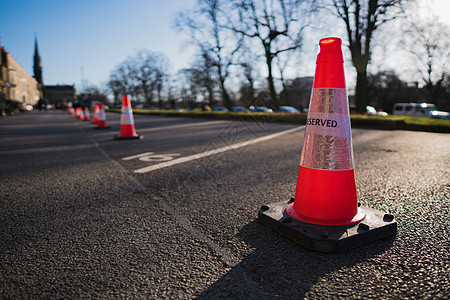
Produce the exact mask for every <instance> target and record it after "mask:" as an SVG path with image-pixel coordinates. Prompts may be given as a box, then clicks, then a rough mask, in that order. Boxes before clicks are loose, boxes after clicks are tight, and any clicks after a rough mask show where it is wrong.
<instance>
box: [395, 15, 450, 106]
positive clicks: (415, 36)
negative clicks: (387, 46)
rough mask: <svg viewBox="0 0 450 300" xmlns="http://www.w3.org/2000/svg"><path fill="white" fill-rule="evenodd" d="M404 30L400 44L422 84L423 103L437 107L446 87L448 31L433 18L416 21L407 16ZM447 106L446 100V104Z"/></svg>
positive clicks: (449, 41) (449, 50)
mask: <svg viewBox="0 0 450 300" xmlns="http://www.w3.org/2000/svg"><path fill="white" fill-rule="evenodd" d="M410 17H412V18H409V19H408V23H407V25H406V26H405V27H406V28H405V34H404V35H403V44H404V45H405V48H406V49H408V52H409V54H410V58H411V61H412V64H411V65H413V66H415V67H416V70H417V74H418V75H419V76H420V79H421V80H422V82H423V83H424V89H425V91H426V95H425V97H426V101H427V102H432V103H435V104H440V106H443V108H445V109H448V108H449V107H450V103H448V104H447V105H445V104H444V103H439V102H442V101H440V100H444V99H442V97H443V96H444V94H445V91H446V89H447V88H448V87H449V82H448V75H449V73H448V67H449V63H450V27H449V26H448V25H446V24H444V23H442V22H440V21H439V19H438V18H437V17H436V16H430V17H429V18H426V19H424V18H419V17H418V16H410ZM446 102H448V99H447V101H446Z"/></svg>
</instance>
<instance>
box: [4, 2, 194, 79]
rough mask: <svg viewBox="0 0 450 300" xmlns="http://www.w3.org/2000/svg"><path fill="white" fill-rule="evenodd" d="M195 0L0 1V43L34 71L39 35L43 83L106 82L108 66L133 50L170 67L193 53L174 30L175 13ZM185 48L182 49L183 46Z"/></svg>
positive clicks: (186, 61)
mask: <svg viewBox="0 0 450 300" xmlns="http://www.w3.org/2000/svg"><path fill="white" fill-rule="evenodd" d="M195 3H196V0H165V1H164V0H127V1H116V0H91V1H87V0H76V1H73V0H59V1H49V0H40V1H32V0H24V1H21V0H7V1H6V2H5V1H2V5H1V6H2V16H1V18H0V43H2V45H3V46H4V47H5V48H6V49H7V50H8V52H10V53H11V54H12V56H13V57H14V58H15V59H16V60H17V61H18V62H19V64H20V65H21V66H22V67H23V68H24V69H25V70H26V71H27V72H28V73H29V74H30V75H33V73H32V66H33V60H32V59H33V54H34V37H35V34H37V38H38V44H39V52H40V54H41V60H42V65H43V77H44V83H45V84H76V85H77V88H79V87H80V82H81V76H82V75H81V74H82V71H81V68H83V73H84V79H85V80H86V81H87V82H88V84H102V83H105V82H106V81H107V80H108V78H109V74H110V72H111V70H112V69H113V68H114V67H115V66H116V65H117V64H119V63H120V62H122V61H123V60H125V59H126V58H127V57H128V56H130V55H132V54H134V53H135V51H137V50H140V49H142V48H147V49H149V50H151V51H157V52H162V53H164V54H165V55H166V56H167V57H168V58H169V60H170V61H171V64H172V68H173V69H174V71H176V70H178V69H179V68H183V67H187V66H188V65H189V63H190V62H191V59H190V57H191V51H190V50H189V49H183V42H182V38H183V36H182V35H181V34H178V33H177V32H176V31H175V30H173V29H172V22H173V19H174V15H175V14H176V13H177V12H178V11H180V10H183V9H186V8H187V9H192V8H193V7H194V5H195ZM184 48H185V47H184Z"/></svg>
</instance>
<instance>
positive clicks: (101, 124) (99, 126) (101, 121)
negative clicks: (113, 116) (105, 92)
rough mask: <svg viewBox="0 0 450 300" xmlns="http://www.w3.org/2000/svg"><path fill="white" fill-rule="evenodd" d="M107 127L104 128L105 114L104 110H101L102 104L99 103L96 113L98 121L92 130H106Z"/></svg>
mask: <svg viewBox="0 0 450 300" xmlns="http://www.w3.org/2000/svg"><path fill="white" fill-rule="evenodd" d="M108 128H109V126H106V114H105V109H104V108H103V103H102V102H100V104H99V112H98V120H97V127H94V129H108Z"/></svg>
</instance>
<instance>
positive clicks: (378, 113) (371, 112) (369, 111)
mask: <svg viewBox="0 0 450 300" xmlns="http://www.w3.org/2000/svg"><path fill="white" fill-rule="evenodd" d="M366 113H367V114H368V115H374V116H387V115H388V114H387V112H384V111H377V110H376V109H375V107H373V106H366Z"/></svg>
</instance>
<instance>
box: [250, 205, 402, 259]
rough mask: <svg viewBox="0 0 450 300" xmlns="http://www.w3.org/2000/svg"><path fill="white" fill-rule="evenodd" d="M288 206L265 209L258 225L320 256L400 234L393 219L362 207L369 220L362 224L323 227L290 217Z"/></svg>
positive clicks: (274, 206)
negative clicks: (320, 253) (320, 254)
mask: <svg viewBox="0 0 450 300" xmlns="http://www.w3.org/2000/svg"><path fill="white" fill-rule="evenodd" d="M290 203H292V202H291V201H289V202H287V203H285V202H280V203H272V204H269V205H264V206H262V207H261V209H260V210H259V212H258V221H259V222H260V223H261V224H263V225H265V226H267V227H269V228H270V229H272V230H274V231H275V232H278V233H279V234H281V235H283V236H285V237H287V238H288V239H290V240H292V241H293V242H295V243H297V244H299V245H300V246H302V247H304V248H306V249H308V250H311V251H317V252H324V253H337V252H342V251H346V250H349V249H352V248H355V247H358V246H361V245H363V244H367V243H370V242H373V241H376V240H380V239H383V238H386V237H389V236H392V235H395V234H396V233H397V221H396V220H395V219H394V216H393V215H390V214H386V213H384V212H381V211H378V210H375V209H372V208H369V207H365V206H360V207H359V208H360V209H361V210H363V211H364V212H365V213H366V217H365V218H364V219H363V220H362V221H361V222H359V223H357V224H353V225H345V226H323V225H315V224H310V223H305V222H302V221H299V220H296V219H294V218H292V217H290V216H289V215H288V214H287V213H286V207H287V206H288V204H290Z"/></svg>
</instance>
